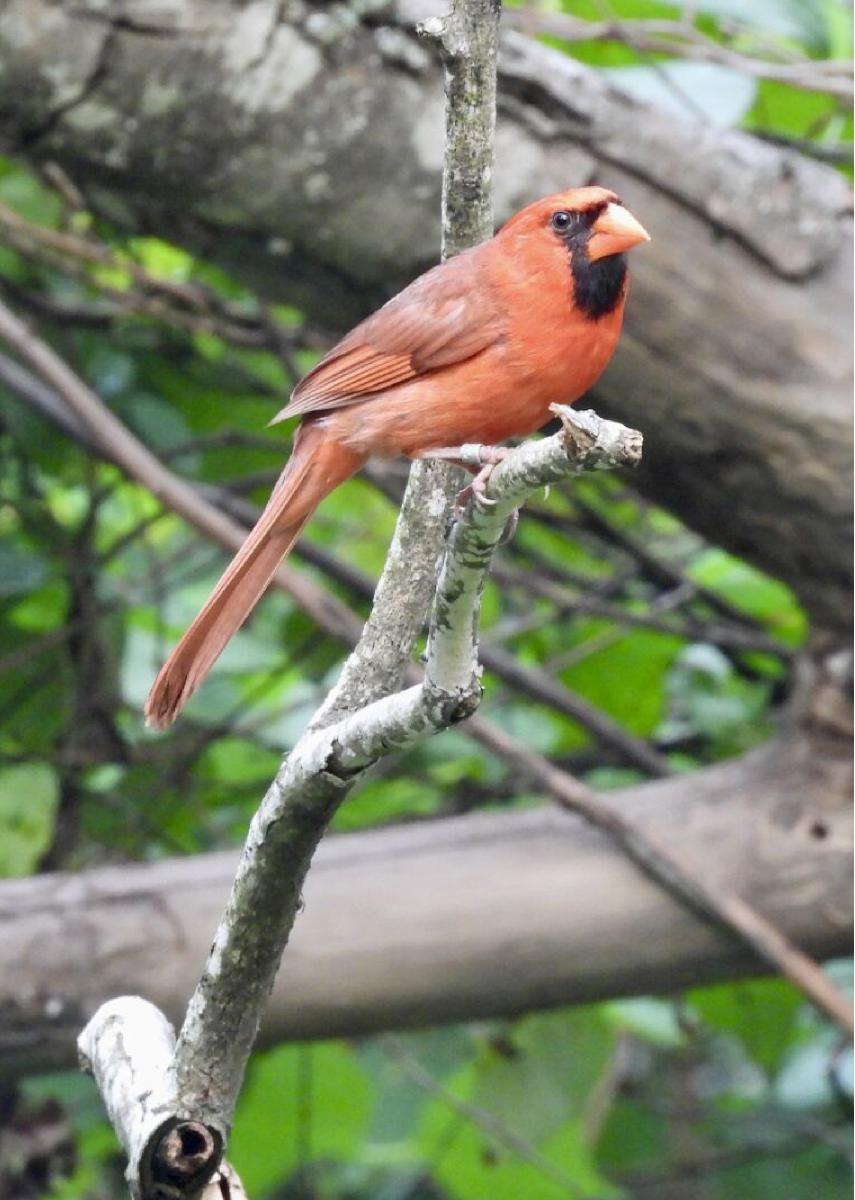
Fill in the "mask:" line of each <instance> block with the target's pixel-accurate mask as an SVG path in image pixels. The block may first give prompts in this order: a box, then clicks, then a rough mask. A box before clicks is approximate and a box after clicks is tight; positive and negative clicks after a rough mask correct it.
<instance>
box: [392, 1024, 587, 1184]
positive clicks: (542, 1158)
mask: <svg viewBox="0 0 855 1200" xmlns="http://www.w3.org/2000/svg"><path fill="white" fill-rule="evenodd" d="M381 1045H382V1047H383V1049H384V1050H385V1051H386V1053H387V1054H388V1055H389V1057H390V1058H392V1059H394V1061H395V1062H396V1063H397V1065H398V1066H399V1067H400V1069H401V1071H402V1072H403V1074H404V1075H406V1076H407V1078H408V1079H410V1080H412V1082H413V1083H414V1084H415V1085H416V1087H418V1088H420V1089H421V1090H422V1091H423V1092H425V1093H427V1095H429V1096H433V1097H435V1099H437V1100H440V1101H441V1102H442V1103H443V1104H445V1105H446V1106H447V1107H448V1108H450V1109H451V1111H452V1112H454V1113H456V1114H457V1115H458V1116H460V1117H462V1118H463V1119H464V1120H465V1121H469V1122H470V1123H471V1124H472V1125H474V1126H475V1127H476V1128H477V1129H480V1130H481V1132H482V1133H483V1134H485V1135H486V1137H487V1138H488V1140H489V1141H491V1142H492V1143H493V1144H494V1145H495V1146H496V1147H497V1148H498V1149H499V1150H504V1151H509V1152H510V1153H511V1154H513V1155H515V1156H516V1157H517V1158H519V1159H522V1161H523V1162H527V1163H528V1164H529V1166H532V1167H534V1168H535V1169H536V1170H538V1171H540V1172H541V1173H542V1174H543V1175H544V1176H546V1178H548V1179H551V1180H553V1181H554V1182H555V1183H557V1184H558V1185H559V1187H561V1188H563V1189H564V1191H565V1193H566V1194H567V1195H568V1196H577V1197H581V1196H582V1194H583V1193H582V1191H581V1189H580V1188H579V1187H578V1186H577V1185H576V1184H575V1183H574V1181H573V1180H572V1179H571V1178H570V1176H569V1175H567V1174H566V1173H565V1172H564V1171H563V1170H562V1169H561V1167H560V1166H559V1165H558V1163H556V1162H553V1160H552V1159H551V1158H549V1157H548V1156H547V1155H546V1154H542V1153H541V1151H540V1150H538V1148H537V1146H535V1145H533V1144H532V1143H531V1142H530V1141H528V1140H527V1139H526V1138H523V1137H520V1135H519V1134H518V1133H517V1132H516V1131H515V1130H514V1129H511V1127H510V1126H509V1125H507V1124H506V1123H505V1122H504V1121H502V1120H500V1118H499V1117H497V1116H496V1114H495V1113H492V1112H490V1111H489V1109H486V1108H481V1107H480V1105H477V1104H473V1103H472V1101H471V1100H465V1099H464V1098H463V1097H462V1096H456V1095H455V1094H454V1092H452V1091H450V1090H449V1089H448V1088H447V1087H445V1086H443V1084H442V1083H441V1082H440V1081H439V1080H438V1079H436V1078H435V1077H434V1076H433V1075H432V1074H431V1073H430V1071H428V1070H427V1068H426V1067H423V1066H422V1064H421V1063H420V1062H419V1061H418V1060H417V1059H416V1058H414V1057H413V1055H412V1054H410V1052H409V1051H408V1050H407V1047H406V1045H405V1043H404V1042H403V1041H402V1040H401V1039H400V1038H398V1037H394V1036H393V1035H392V1034H387V1035H386V1036H385V1037H384V1038H382V1040H381Z"/></svg>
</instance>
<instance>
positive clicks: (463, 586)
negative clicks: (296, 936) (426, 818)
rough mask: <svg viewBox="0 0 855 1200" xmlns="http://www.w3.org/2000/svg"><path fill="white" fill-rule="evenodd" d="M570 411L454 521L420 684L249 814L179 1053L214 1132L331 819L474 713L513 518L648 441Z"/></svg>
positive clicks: (358, 718) (185, 1087) (351, 725)
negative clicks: (484, 498) (405, 758)
mask: <svg viewBox="0 0 855 1200" xmlns="http://www.w3.org/2000/svg"><path fill="white" fill-rule="evenodd" d="M561 416H562V421H564V422H565V428H564V430H563V431H562V432H561V433H559V434H557V435H555V436H554V437H552V438H546V439H544V440H542V441H539V442H529V443H526V444H525V445H524V446H521V447H520V448H519V449H517V450H515V451H514V452H513V454H512V455H511V456H510V457H509V458H508V459H507V460H506V461H505V462H503V463H502V464H500V466H499V467H497V468H496V470H495V471H494V473H493V476H492V478H491V480H490V485H489V497H490V499H491V500H492V501H493V503H492V504H489V505H485V504H481V503H480V502H477V501H476V502H473V503H471V504H470V505H469V507H468V508H467V510H466V514H465V516H464V518H462V519H461V520H460V521H459V522H458V523H457V524H456V525H455V527H454V529H453V531H452V534H451V537H450V539H449V546H448V552H447V555H446V561H445V565H444V568H443V572H442V575H441V577H440V581H439V584H438V586H437V591H436V597H435V601H434V606H433V613H432V617H431V623H430V628H429V633H428V648H427V662H426V665H425V678H424V681H423V682H422V683H420V684H417V685H416V686H414V687H412V688H410V689H408V690H407V691H404V692H400V693H397V694H395V695H392V696H388V697H384V698H382V699H380V700H376V701H374V702H373V703H371V704H369V705H367V706H366V707H364V708H361V709H359V710H358V711H357V712H355V713H353V714H350V715H349V716H346V717H344V718H343V719H342V720H340V721H339V722H337V723H336V724H334V725H331V726H323V727H318V726H313V727H311V728H310V730H309V732H308V733H307V734H306V735H305V736H304V737H303V738H302V739H301V740H300V741H299V742H298V743H297V745H296V746H295V748H294V750H293V751H292V752H291V754H290V755H289V757H288V759H287V760H286V762H285V763H284V765H283V767H282V769H281V770H280V772H279V773H278V775H277V777H276V779H275V780H274V782H273V784H272V786H271V788H270V789H269V791H268V793H267V795H266V796H265V798H264V800H263V801H262V803H261V806H260V808H259V810H258V812H257V813H256V816H255V817H254V819H253V822H252V825H251V827H250V831H249V836H248V838H247V842H246V846H245V847H244V851H243V854H242V857H241V861H240V864H239V867H238V871H237V875H236V879H235V884H234V887H233V889H232V894H231V898H230V900H229V904H228V907H227V909H226V914H225V916H224V918H223V921H222V922H221V924H220V928H219V930H218V931H217V935H216V937H215V940H214V947H213V950H212V953H211V957H210V959H209V962H208V965H207V967H206V969H205V973H204V975H203V977H202V980H201V982H200V984H199V987H198V988H197V989H196V992H195V993H194V996H193V998H192V999H191V1001H190V1004H189V1006H188V1010H187V1017H186V1020H185V1022H184V1027H183V1029H182V1031H181V1034H180V1036H179V1040H178V1047H177V1051H176V1073H177V1078H178V1087H179V1095H180V1096H181V1098H182V1102H183V1104H185V1105H186V1107H187V1109H188V1111H191V1112H193V1113H194V1114H196V1115H197V1116H200V1117H201V1119H202V1120H203V1121H205V1122H206V1123H209V1124H211V1126H212V1127H213V1128H216V1129H220V1130H222V1131H223V1132H225V1130H226V1129H227V1127H228V1122H229V1120H230V1118H231V1111H232V1106H233V1104H234V1101H235V1098H236V1095H237V1091H238V1088H239V1086H240V1081H241V1079H242V1076H243V1071H244V1066H245V1062H246V1058H247V1056H248V1054H249V1052H250V1049H251V1047H252V1043H253V1041H254V1038H255V1033H256V1029H257V1024H258V1021H259V1019H260V1016H261V1011H262V1008H263V1006H264V1004H265V1002H266V1000H267V997H268V994H269V990H270V988H271V986H272V983H273V977H274V975H275V972H276V970H277V968H278V965H279V960H280V957H281V954H282V951H283V949H284V947H285V944H286V942H287V940H288V936H289V934H290V931H291V926H292V924H293V921H294V917H295V916H296V913H297V910H298V908H299V904H300V891H301V888H302V884H303V880H304V878H305V874H306V872H307V870H308V867H309V862H310V860H311V857H312V854H313V853H314V850H315V847H316V846H317V844H318V842H319V841H320V838H321V837H322V835H323V833H324V831H325V829H326V827H327V825H328V823H329V821H330V819H331V817H332V815H333V813H334V812H335V810H336V809H337V808H338V806H339V805H340V803H341V802H342V800H343V799H344V798H345V796H346V795H347V794H348V793H349V791H350V790H351V789H352V787H353V786H354V784H355V783H356V782H357V781H358V780H359V779H360V778H361V776H362V775H363V774H364V772H365V771H366V770H367V769H368V767H370V766H372V765H373V764H374V763H375V762H376V761H377V760H378V759H380V758H382V757H384V756H385V755H387V754H389V753H390V752H392V751H397V750H402V749H406V748H408V747H411V746H414V745H417V744H418V743H419V742H421V741H423V740H424V739H425V738H427V737H429V736H432V735H433V734H435V733H437V732H439V731H440V730H442V729H445V728H448V727H449V726H450V725H452V724H455V723H456V722H458V721H461V720H463V719H465V718H466V717H467V716H470V715H471V714H472V712H473V711H474V709H475V708H476V707H477V704H478V702H479V700H480V696H481V687H480V683H479V680H478V673H479V672H478V667H477V659H476V653H477V614H478V609H479V605H480V596H481V591H482V588H483V584H484V580H485V577H486V574H487V571H488V569H489V564H490V559H491V557H492V554H493V551H494V549H495V547H496V545H497V544H498V542H499V540H500V538H501V536H502V533H503V530H504V526H505V522H506V520H507V518H508V515H509V514H510V513H511V512H512V511H513V510H514V509H515V508H516V507H517V506H518V505H519V504H520V503H521V502H522V501H523V500H524V499H525V498H526V497H527V496H528V495H531V494H532V493H533V492H535V491H537V490H538V489H540V488H542V487H543V486H545V485H546V484H548V483H550V482H555V481H556V480H557V479H559V478H562V477H565V476H566V475H567V474H568V473H572V472H575V471H579V470H589V469H593V468H594V467H595V466H604V465H610V466H613V465H616V464H617V463H623V464H624V465H629V464H632V463H633V462H635V461H637V458H638V455H639V454H640V435H638V434H635V433H633V431H630V430H626V429H624V428H623V426H618V425H615V424H613V423H612V422H607V421H602V420H600V418H598V417H596V416H595V415H594V414H592V413H581V414H579V413H573V412H572V411H571V410H568V409H562V410H561Z"/></svg>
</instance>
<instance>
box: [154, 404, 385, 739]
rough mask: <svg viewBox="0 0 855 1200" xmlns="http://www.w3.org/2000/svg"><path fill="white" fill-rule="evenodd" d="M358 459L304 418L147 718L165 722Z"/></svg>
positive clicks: (168, 666) (164, 675)
mask: <svg viewBox="0 0 855 1200" xmlns="http://www.w3.org/2000/svg"><path fill="white" fill-rule="evenodd" d="M362 461H363V460H362V459H361V458H359V457H358V456H356V455H355V454H353V453H351V451H349V450H347V449H346V448H345V447H344V446H341V445H340V444H339V443H336V442H333V441H330V440H329V439H328V438H325V437H324V433H323V429H322V427H321V426H319V425H316V424H313V425H304V426H302V427H301V428H300V430H299V431H298V433H297V438H296V440H295V443H294V451H293V453H292V455H291V458H290V459H289V461H288V463H287V465H286V467H285V469H284V471H283V472H282V474H281V475H280V477H279V480H278V482H277V484H276V486H275V488H274V489H273V492H272V494H271V496H270V499H269V500H268V502H267V505H266V506H265V509H264V511H263V513H262V514H261V516H260V517H259V519H258V522H257V523H256V525H255V526H254V528H253V529H252V531H251V533H250V534H249V536H248V537H247V539H246V541H245V542H244V544H243V546H241V548H240V550H239V551H238V552H237V554H236V555H235V557H234V558H233V559H232V561H231V562H230V563H229V565H228V567H226V570H225V571H224V572H223V575H222V576H221V578H220V580H219V582H218V583H217V585H216V587H215V588H214V590H213V592H212V593H211V595H210V596H209V597H208V599H207V601H206V602H205V604H204V606H203V607H202V609H201V611H200V612H199V614H198V616H197V617H196V619H195V620H194V621H193V624H192V625H191V626H190V628H189V629H188V630H187V632H186V633H185V634H184V636H183V637H182V639H181V641H180V642H179V643H178V645H177V646H176V647H175V649H174V650H173V651H172V653H171V654H170V656H169V658H168V659H167V661H166V662H165V663H164V665H163V667H162V668H161V671H160V673H159V674H158V676H157V679H156V680H155V681H154V684H153V685H152V689H151V691H150V693H149V696H148V700H147V701H146V706H145V717H146V722H147V723H148V724H149V725H151V726H153V727H154V728H155V729H165V728H166V727H167V726H168V725H171V724H172V722H173V721H174V720H175V718H176V717H177V716H178V714H179V713H180V711H181V709H182V708H183V707H184V705H185V704H186V703H187V701H188V700H189V698H190V697H191V696H192V695H193V693H194V692H195V691H196V689H197V688H198V687H199V684H200V683H201V682H202V680H203V679H204V678H205V676H206V675H207V674H208V672H209V671H210V669H211V667H212V666H213V665H214V663H215V662H216V660H217V659H218V658H219V656H220V654H221V653H222V652H223V649H224V648H225V646H226V644H227V642H228V641H229V639H230V638H231V637H232V636H233V635H234V634H235V633H236V632H237V630H238V629H239V628H240V626H241V625H242V624H243V622H244V621H245V620H246V618H247V617H248V616H249V614H250V613H251V612H252V610H253V608H254V607H255V605H256V604H257V603H258V601H259V600H260V599H261V597H262V595H263V594H264V592H265V591H266V590H267V587H268V585H269V583H270V581H271V579H272V578H273V576H274V575H275V573H276V570H277V568H278V566H279V564H280V562H281V561H282V559H283V558H284V557H285V555H286V554H287V553H288V552H289V550H291V548H292V546H293V545H294V543H295V542H296V540H297V538H298V537H299V536H300V534H301V532H302V531H303V528H304V526H305V525H306V524H307V522H308V521H309V519H310V518H311V516H312V514H313V513H314V511H315V509H316V508H317V506H318V505H319V504H320V502H321V501H322V500H323V499H324V497H325V496H327V495H329V493H330V492H331V491H332V490H333V488H335V487H338V485H339V484H340V483H343V482H344V481H345V480H346V479H348V478H349V477H350V476H351V475H353V474H354V473H355V472H356V471H357V470H358V469H359V467H360V466H361V465H362Z"/></svg>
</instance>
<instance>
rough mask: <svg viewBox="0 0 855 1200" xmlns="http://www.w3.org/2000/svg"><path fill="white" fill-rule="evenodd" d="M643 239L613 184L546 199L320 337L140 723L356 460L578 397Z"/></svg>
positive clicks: (494, 430)
mask: <svg viewBox="0 0 855 1200" xmlns="http://www.w3.org/2000/svg"><path fill="white" fill-rule="evenodd" d="M648 240H649V238H648V235H647V233H646V232H645V230H644V229H643V228H642V227H641V225H639V223H638V221H636V220H635V218H634V217H633V216H631V214H630V213H629V212H627V210H626V209H625V208H624V207H623V205H622V204H621V201H620V200H619V199H618V197H617V196H616V195H615V193H614V192H610V191H606V190H605V189H603V188H600V187H583V188H573V189H570V190H569V191H566V192H559V193H558V194H557V195H554V196H548V197H546V198H545V199H543V200H538V201H536V202H535V203H534V204H530V205H529V206H528V207H527V208H524V209H523V210H522V211H521V212H519V213H517V215H516V216H515V217H512V218H511V220H510V221H508V222H507V224H506V225H504V226H503V227H502V228H501V230H500V231H499V232H498V233H497V234H496V235H495V237H493V238H491V240H490V241H488V242H484V243H483V244H482V245H480V246H476V247H474V249H471V250H466V251H464V252H463V253H462V254H459V255H458V256H457V257H456V258H453V259H450V260H449V261H448V262H445V263H442V264H441V265H440V266H438V267H434V268H433V269H432V270H430V271H427V272H426V273H425V274H424V275H422V276H420V277H419V278H418V279H416V280H415V281H414V282H413V283H411V284H410V285H409V287H407V288H405V289H404V290H403V291H402V292H400V293H399V294H398V295H397V296H395V297H394V298H393V299H392V300H390V301H389V302H388V303H387V304H385V305H384V306H383V307H382V308H381V309H379V310H378V311H377V312H376V313H374V314H373V316H370V317H368V318H367V319H366V320H365V321H363V322H362V323H361V324H359V325H357V326H356V328H355V329H353V330H352V331H351V332H350V333H349V334H348V335H347V336H346V337H344V338H343V339H342V340H341V341H340V342H339V343H338V345H336V346H334V347H333V349H332V350H330V352H329V353H328V354H327V355H325V357H324V358H323V359H321V361H320V362H319V363H318V364H317V366H315V367H314V368H313V369H312V370H311V371H309V373H308V374H307V375H306V376H304V378H303V379H302V380H301V381H300V382H299V383H298V384H297V387H296V388H295V389H294V391H293V393H292V395H291V402H290V403H289V404H288V405H287V406H286V407H285V408H283V409H282V411H281V412H280V413H278V414H277V416H276V417H274V420H273V422H271V424H273V423H274V422H275V421H283V420H286V419H287V418H288V417H294V416H300V417H302V418H303V419H302V421H301V423H300V426H299V428H298V430H297V433H296V436H295V438H294V446H293V451H292V454H291V458H290V459H289V461H288V463H287V464H286V466H285V469H284V470H283V472H282V474H281V475H280V477H279V480H278V482H277V483H276V486H275V487H274V489H273V493H272V494H271V496H270V499H269V500H268V502H267V505H266V507H265V509H264V511H263V513H262V514H261V516H260V518H259V520H258V522H257V524H256V525H255V527H254V529H253V530H252V532H251V533H250V534H249V536H248V537H247V539H246V541H245V542H244V544H243V546H242V547H241V549H240V550H239V551H238V553H237V554H236V555H235V557H234V558H233V559H232V561H231V563H230V564H229V566H228V567H227V568H226V570H225V572H224V574H223V576H222V578H221V579H220V581H219V583H218V584H217V585H216V587H215V588H214V590H213V592H212V593H211V596H210V598H209V599H208V600H207V602H206V603H205V606H204V607H203V608H202V610H201V612H200V613H199V615H198V616H197V617H196V619H195V621H194V622H193V624H192V625H191V626H190V628H189V629H188V630H187V632H186V633H185V634H184V636H183V638H182V639H181V641H180V642H179V643H178V645H177V646H176V647H175V649H174V650H173V652H172V654H171V655H170V656H169V658H168V660H167V662H166V664H165V665H164V667H163V669H162V670H161V672H160V674H159V675H158V677H157V679H156V680H155V682H154V686H153V687H152V689H151V692H150V694H149V697H148V701H147V702H146V708H145V713H146V719H147V721H148V724H149V725H153V726H154V727H155V728H159V729H162V728H165V727H166V726H167V725H169V724H171V722H172V721H174V720H175V717H176V716H177V715H178V713H179V712H180V711H181V709H182V708H183V706H184V704H185V703H186V701H187V700H188V698H189V697H190V696H191V695H192V694H193V692H195V690H196V688H197V687H198V686H199V684H200V683H201V682H202V680H203V679H204V678H205V676H206V675H207V673H208V671H209V670H210V669H211V666H212V665H213V663H214V662H215V660H216V659H217V658H218V657H219V655H220V653H221V652H222V650H223V647H224V646H225V645H226V643H227V642H228V640H229V638H231V636H232V635H233V634H234V633H235V632H236V631H237V629H238V628H239V627H240V626H241V624H242V623H243V622H244V620H245V619H246V618H247V616H248V615H249V613H250V612H251V610H252V609H253V607H254V606H255V604H256V603H257V602H258V600H259V599H260V597H261V596H262V594H263V592H264V591H265V589H266V588H267V585H268V584H269V583H270V580H271V578H272V576H273V574H274V572H275V571H276V568H277V567H278V565H279V563H280V561H281V560H282V558H283V556H284V555H286V554H287V553H288V551H289V550H290V549H291V547H292V546H293V545H294V542H295V541H296V540H297V538H298V536H299V535H300V533H301V531H302V529H303V527H304V526H305V525H306V523H307V521H308V520H309V519H310V517H311V516H312V514H313V513H314V511H315V509H316V508H317V506H318V505H319V504H320V502H321V500H323V498H324V497H325V496H327V495H328V494H329V493H330V492H331V491H332V490H333V489H334V488H336V487H338V485H339V484H340V483H343V482H344V481H345V480H346V479H349V478H350V476H351V475H353V474H354V473H355V472H356V471H358V470H359V468H360V467H361V466H362V464H363V463H364V462H366V460H367V459H368V458H370V457H371V456H372V455H381V456H391V455H395V454H405V455H408V456H409V457H410V458H415V457H419V456H420V455H422V454H424V452H426V451H430V450H432V449H435V448H438V447H447V446H457V445H461V444H462V443H464V442H470V443H472V442H479V443H493V444H494V443H498V442H503V441H505V439H507V438H509V437H514V436H518V435H521V434H527V433H533V432H534V431H535V430H536V429H539V428H540V427H541V426H542V425H544V424H545V423H546V422H547V421H548V420H549V417H550V412H549V406H550V404H554V403H572V402H573V401H574V400H578V399H579V397H580V396H581V395H582V394H583V393H584V392H586V391H587V390H588V388H590V387H591V385H592V384H593V383H594V382H595V381H596V379H597V378H598V377H599V375H600V374H601V373H602V371H603V369H604V368H605V366H606V364H607V363H608V361H609V359H610V358H611V356H612V353H613V351H614V349H615V346H616V344H617V340H618V337H619V336H620V330H621V324H622V322H623V309H624V303H625V300H626V291H627V270H626V260H625V257H624V253H623V252H624V251H626V250H629V249H630V248H631V247H632V246H635V245H637V244H638V243H639V242H646V241H648Z"/></svg>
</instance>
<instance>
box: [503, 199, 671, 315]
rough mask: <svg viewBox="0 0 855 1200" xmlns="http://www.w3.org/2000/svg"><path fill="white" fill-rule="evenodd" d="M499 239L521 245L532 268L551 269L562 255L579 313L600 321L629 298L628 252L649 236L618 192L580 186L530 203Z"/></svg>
mask: <svg viewBox="0 0 855 1200" xmlns="http://www.w3.org/2000/svg"><path fill="white" fill-rule="evenodd" d="M497 239H498V240H500V241H504V240H505V239H512V240H514V241H517V242H518V246H519V255H520V257H521V258H522V259H523V261H525V262H527V263H529V264H531V265H534V263H535V262H539V263H540V265H541V267H542V268H546V269H551V267H549V266H548V264H551V263H554V262H556V261H557V259H556V256H559V257H560V260H561V261H562V262H563V263H567V264H568V265H569V267H570V274H571V275H572V279H573V300H574V303H575V306H576V308H577V309H578V310H579V311H580V312H581V313H582V314H583V315H584V316H585V317H587V318H588V319H590V320H593V321H598V320H599V319H600V318H601V317H604V316H606V315H607V314H608V313H611V312H614V311H615V310H616V309H617V308H618V306H619V305H622V303H623V299H624V297H625V295H626V259H625V258H624V251H626V250H630V249H632V247H633V246H637V245H639V244H640V243H641V242H649V241H650V236H649V234H648V233H647V231H646V230H645V229H644V228H643V226H642V225H640V224H639V222H638V221H636V219H635V217H634V216H633V215H632V214H631V213H630V212H629V211H628V210H627V209H626V208H624V206H623V204H622V203H621V200H620V198H619V197H618V196H617V195H616V194H615V193H614V192H610V191H608V189H606V188H601V187H581V188H570V189H569V190H568V191H566V192H557V193H556V194H555V195H554V196H546V197H545V198H544V199H543V200H536V201H535V202H534V204H529V205H528V207H527V208H524V209H523V210H522V212H519V213H517V215H516V216H515V217H512V218H511V219H510V221H508V222H507V224H505V225H503V226H502V228H501V229H500V230H499V233H498V235H497Z"/></svg>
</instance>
